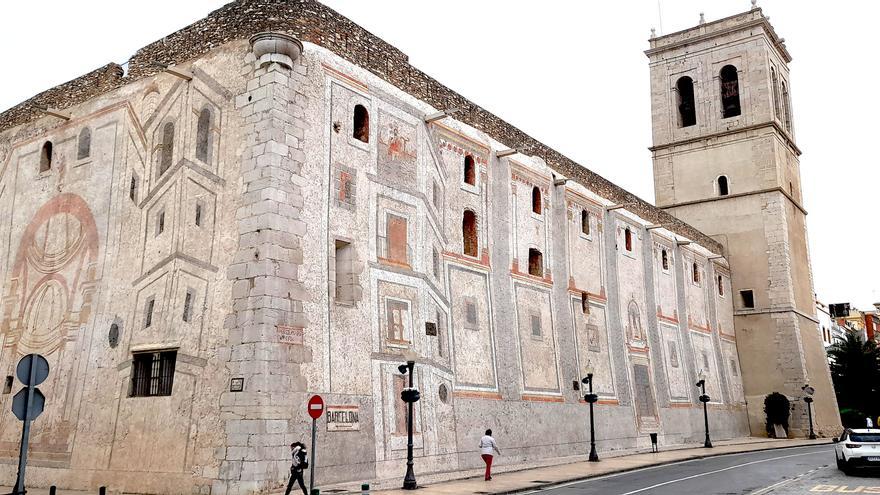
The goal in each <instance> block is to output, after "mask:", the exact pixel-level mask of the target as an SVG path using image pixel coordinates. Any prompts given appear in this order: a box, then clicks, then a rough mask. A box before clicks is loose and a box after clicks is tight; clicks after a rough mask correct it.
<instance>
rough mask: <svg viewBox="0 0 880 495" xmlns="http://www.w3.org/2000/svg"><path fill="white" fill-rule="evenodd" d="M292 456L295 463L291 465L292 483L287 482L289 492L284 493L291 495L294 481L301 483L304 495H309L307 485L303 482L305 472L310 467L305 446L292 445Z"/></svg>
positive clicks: (295, 443)
mask: <svg viewBox="0 0 880 495" xmlns="http://www.w3.org/2000/svg"><path fill="white" fill-rule="evenodd" d="M290 455H291V457H293V462H292V463H291V465H290V481H288V482H287V490H286V491H285V492H284V495H290V490H291V489H292V488H293V482H294V481H298V482H299V487H300V488H301V489H302V492H303V495H309V494H308V493H306V484H305V482H304V481H303V471H305V469H306V468H308V467H309V460H308V459H309V458H308V453H307V452H306V446H305V444H303V443H302V442H293V443H292V444H290Z"/></svg>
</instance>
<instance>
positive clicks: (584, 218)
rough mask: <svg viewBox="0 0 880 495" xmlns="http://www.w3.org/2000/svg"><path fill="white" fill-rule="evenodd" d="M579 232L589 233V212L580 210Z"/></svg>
mask: <svg viewBox="0 0 880 495" xmlns="http://www.w3.org/2000/svg"><path fill="white" fill-rule="evenodd" d="M581 233H582V234H584V235H590V212H589V211H587V210H581Z"/></svg>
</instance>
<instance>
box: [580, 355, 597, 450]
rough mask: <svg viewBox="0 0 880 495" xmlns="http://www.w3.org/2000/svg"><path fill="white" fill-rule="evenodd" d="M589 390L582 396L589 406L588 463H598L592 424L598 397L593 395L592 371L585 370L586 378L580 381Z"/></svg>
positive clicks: (594, 430)
mask: <svg viewBox="0 0 880 495" xmlns="http://www.w3.org/2000/svg"><path fill="white" fill-rule="evenodd" d="M581 382H583V383H584V385H587V386H588V387H589V388H588V390H587V393H586V394H585V395H584V400H585V401H587V404H589V405H590V458H589V461H590V462H599V454H597V453H596V428H595V426H594V424H593V404H595V403H596V401H598V400H599V396H598V395H596V394H594V393H593V370H592V369H588V370H587V376H586V378H583V379H581Z"/></svg>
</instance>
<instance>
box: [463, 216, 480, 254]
mask: <svg viewBox="0 0 880 495" xmlns="http://www.w3.org/2000/svg"><path fill="white" fill-rule="evenodd" d="M461 235H462V242H463V245H464V254H466V255H468V256H478V254H477V252H478V246H477V242H478V241H477V215H476V213H474V212H472V211H471V210H464V215H463V216H462V219H461Z"/></svg>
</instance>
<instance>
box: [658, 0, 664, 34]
mask: <svg viewBox="0 0 880 495" xmlns="http://www.w3.org/2000/svg"><path fill="white" fill-rule="evenodd" d="M657 21H658V22H657V23H658V24H659V25H660V34H661V35H662V34H663V7H662V6H661V5H660V0H657Z"/></svg>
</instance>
